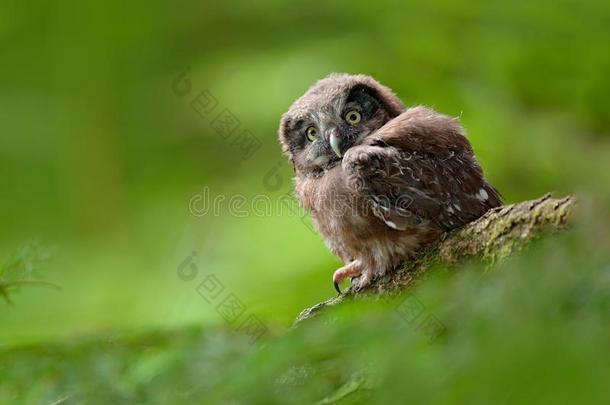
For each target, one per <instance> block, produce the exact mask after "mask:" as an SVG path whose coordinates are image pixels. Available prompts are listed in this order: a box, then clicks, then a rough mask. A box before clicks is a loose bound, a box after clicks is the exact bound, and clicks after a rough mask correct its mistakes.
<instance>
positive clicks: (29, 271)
mask: <svg viewBox="0 0 610 405" xmlns="http://www.w3.org/2000/svg"><path fill="white" fill-rule="evenodd" d="M49 256H50V253H49V252H48V251H45V250H43V249H42V248H41V247H40V246H39V245H38V244H37V243H31V244H29V245H25V246H23V247H22V248H20V249H19V250H18V251H17V252H16V253H14V254H13V255H12V256H11V257H10V258H9V259H8V260H7V261H6V262H5V263H4V264H1V265H0V296H2V297H3V298H4V300H5V301H6V302H7V303H9V304H10V303H12V301H11V297H10V294H12V293H14V292H15V291H16V290H18V289H19V288H20V287H23V286H26V285H37V284H38V285H44V286H49V287H53V288H59V286H57V285H56V284H53V283H50V282H48V281H44V280H42V279H40V278H38V277H37V274H36V273H37V270H38V268H39V265H40V263H42V262H44V261H45V260H48V259H49Z"/></svg>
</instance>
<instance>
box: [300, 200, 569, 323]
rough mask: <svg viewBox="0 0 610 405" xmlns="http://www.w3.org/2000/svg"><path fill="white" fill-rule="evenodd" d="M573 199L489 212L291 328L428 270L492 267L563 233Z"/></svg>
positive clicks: (394, 288) (395, 288) (310, 311)
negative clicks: (469, 263)
mask: <svg viewBox="0 0 610 405" xmlns="http://www.w3.org/2000/svg"><path fill="white" fill-rule="evenodd" d="M574 206H575V199H574V197H573V196H568V197H564V198H561V199H555V198H551V196H550V194H547V195H545V196H543V197H541V198H538V199H536V200H531V201H524V202H521V203H518V204H512V205H505V206H502V207H498V208H494V209H492V210H490V211H488V212H487V213H486V214H485V215H483V216H482V217H481V218H479V219H477V220H476V221H473V222H471V223H470V224H468V225H466V226H464V227H463V228H461V229H459V230H456V231H452V232H450V233H447V234H445V235H443V237H442V238H441V239H440V240H439V241H438V242H437V243H435V244H434V245H433V246H430V247H429V248H428V249H427V250H426V251H425V252H422V253H421V254H420V255H419V256H418V257H417V258H416V259H414V260H411V261H408V262H406V263H404V264H403V265H402V266H401V267H400V268H399V269H398V270H397V271H395V272H392V273H390V274H386V275H385V276H384V277H382V278H380V279H377V280H374V281H373V283H372V284H371V285H370V286H369V287H367V288H366V289H365V290H364V291H359V292H356V291H353V289H352V288H350V289H349V290H347V291H346V292H345V293H344V294H342V295H340V296H337V297H334V298H330V299H328V300H326V301H324V302H321V303H319V304H316V305H314V306H312V307H310V308H306V309H304V310H303V311H301V313H300V314H299V316H298V317H297V319H296V320H295V325H297V324H299V323H300V322H302V321H304V320H306V319H309V318H312V317H314V316H316V315H317V314H318V313H319V312H320V311H321V310H323V309H325V308H328V307H331V306H334V305H338V304H340V303H341V302H343V301H345V300H347V299H351V298H354V297H356V296H361V295H371V294H375V295H383V294H392V293H397V292H399V291H402V290H405V289H407V288H410V287H412V286H413V285H414V284H415V283H416V282H417V281H418V280H420V279H421V278H422V276H423V275H424V274H425V273H426V272H427V271H428V270H429V269H430V268H431V267H432V266H433V265H437V264H442V265H446V266H450V267H451V266H455V265H458V264H460V263H463V262H464V261H466V260H469V259H475V258H476V259H479V260H482V261H483V262H484V263H486V264H487V265H489V266H491V265H493V264H494V263H496V262H497V261H498V260H501V259H503V258H505V257H507V256H509V255H510V254H512V253H513V252H515V251H518V250H520V249H522V248H523V247H524V246H526V245H527V244H528V242H530V241H531V240H532V239H534V238H536V237H539V236H540V235H541V234H543V233H545V232H556V231H559V230H561V229H563V228H565V227H566V226H567V225H568V224H569V222H570V218H571V216H572V214H573V211H574Z"/></svg>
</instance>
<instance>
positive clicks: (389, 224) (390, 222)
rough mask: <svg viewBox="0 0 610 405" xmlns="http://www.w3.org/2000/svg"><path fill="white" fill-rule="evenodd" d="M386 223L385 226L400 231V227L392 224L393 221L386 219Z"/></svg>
mask: <svg viewBox="0 0 610 405" xmlns="http://www.w3.org/2000/svg"><path fill="white" fill-rule="evenodd" d="M384 222H385V224H386V225H387V226H389V227H390V228H392V229H398V227H397V226H396V224H395V223H394V222H392V221H388V220H387V219H386V220H384Z"/></svg>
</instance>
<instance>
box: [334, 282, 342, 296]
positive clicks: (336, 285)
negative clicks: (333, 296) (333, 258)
mask: <svg viewBox="0 0 610 405" xmlns="http://www.w3.org/2000/svg"><path fill="white" fill-rule="evenodd" d="M333 285H334V286H335V290H337V292H338V293H339V295H342V294H343V293H342V292H341V289H340V288H339V283H337V282H336V281H333Z"/></svg>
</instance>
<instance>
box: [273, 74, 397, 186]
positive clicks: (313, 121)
mask: <svg viewBox="0 0 610 405" xmlns="http://www.w3.org/2000/svg"><path fill="white" fill-rule="evenodd" d="M403 111H404V105H403V104H402V102H401V101H400V99H399V98H398V97H397V96H396V95H395V94H394V93H393V92H392V90H390V89H389V88H387V87H385V86H383V85H382V84H380V83H379V82H377V81H376V80H375V79H373V78H372V77H369V76H365V75H348V74H336V73H334V74H331V75H330V76H327V77H325V78H324V79H322V80H319V81H318V82H316V83H315V84H314V85H313V86H312V87H311V88H310V89H309V90H307V92H306V93H305V94H304V95H303V96H302V97H301V98H299V99H298V100H296V101H295V102H294V103H293V104H292V106H291V107H290V109H289V110H288V111H287V112H286V113H285V114H284V115H283V116H282V119H281V121H280V128H279V137H280V143H281V144H282V149H283V150H284V152H285V153H286V154H287V155H288V156H289V157H290V160H291V161H292V164H293V165H294V167H295V170H296V171H297V172H299V173H300V174H321V173H323V172H324V171H325V170H328V169H330V168H332V167H334V166H336V165H337V164H338V163H339V162H340V161H341V158H342V156H343V154H344V153H345V151H346V150H347V149H349V148H351V147H352V146H355V145H358V144H360V143H361V142H362V140H363V139H364V138H366V137H367V136H368V135H369V134H371V133H373V132H375V131H376V130H377V129H379V128H381V127H382V126H383V125H384V124H385V123H386V122H388V121H389V120H391V119H392V118H394V117H396V116H398V115H399V114H400V113H402V112H403Z"/></svg>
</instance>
